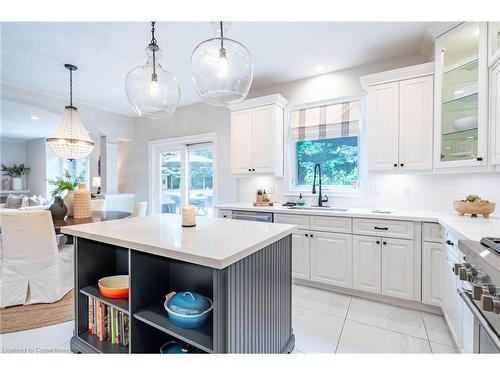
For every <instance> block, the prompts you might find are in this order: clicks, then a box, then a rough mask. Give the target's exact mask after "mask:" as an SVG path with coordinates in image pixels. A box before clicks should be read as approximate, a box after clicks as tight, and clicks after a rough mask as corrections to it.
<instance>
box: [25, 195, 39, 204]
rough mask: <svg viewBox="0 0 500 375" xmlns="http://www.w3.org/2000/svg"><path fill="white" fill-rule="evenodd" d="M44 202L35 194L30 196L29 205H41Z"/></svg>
mask: <svg viewBox="0 0 500 375" xmlns="http://www.w3.org/2000/svg"><path fill="white" fill-rule="evenodd" d="M41 205H42V204H41V203H40V200H39V199H38V197H37V196H36V195H33V196H32V197H29V200H28V206H41Z"/></svg>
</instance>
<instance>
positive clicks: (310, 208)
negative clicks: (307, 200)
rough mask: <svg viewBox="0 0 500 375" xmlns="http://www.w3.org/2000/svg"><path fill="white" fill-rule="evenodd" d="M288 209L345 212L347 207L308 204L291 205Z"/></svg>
mask: <svg viewBox="0 0 500 375" xmlns="http://www.w3.org/2000/svg"><path fill="white" fill-rule="evenodd" d="M288 208H289V209H290V210H315V211H318V210H320V211H333V212H346V211H349V209H348V208H341V207H319V206H316V207H315V206H308V207H300V206H292V207H288Z"/></svg>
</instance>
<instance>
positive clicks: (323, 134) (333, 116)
mask: <svg viewBox="0 0 500 375" xmlns="http://www.w3.org/2000/svg"><path fill="white" fill-rule="evenodd" d="M359 119H360V101H359V100H355V101H347V102H342V103H335V104H327V105H321V106H316V107H310V108H305V109H299V110H295V111H292V112H291V113H290V134H291V137H292V139H293V140H295V141H304V140H314V139H325V138H340V137H349V136H357V135H359Z"/></svg>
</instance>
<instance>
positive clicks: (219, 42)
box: [191, 22, 253, 106]
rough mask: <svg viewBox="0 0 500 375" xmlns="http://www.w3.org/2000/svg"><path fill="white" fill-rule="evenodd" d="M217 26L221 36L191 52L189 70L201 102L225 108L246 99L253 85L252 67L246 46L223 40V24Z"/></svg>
mask: <svg viewBox="0 0 500 375" xmlns="http://www.w3.org/2000/svg"><path fill="white" fill-rule="evenodd" d="M218 26H219V30H218V31H219V32H220V37H215V38H212V39H208V40H205V41H204V42H202V43H200V44H199V45H198V46H197V47H196V48H195V49H194V51H193V54H192V56H191V67H192V70H193V80H194V83H195V85H196V87H197V89H198V92H199V94H200V96H201V99H202V100H203V101H204V102H206V103H208V104H211V105H216V106H227V105H228V104H232V103H238V102H242V101H243V100H245V98H246V96H247V95H248V90H250V85H251V84H252V79H253V64H252V58H251V56H250V52H248V50H247V49H246V47H245V46H244V45H243V44H241V43H240V42H237V41H236V40H233V39H229V38H225V37H224V25H223V23H222V22H219V23H218Z"/></svg>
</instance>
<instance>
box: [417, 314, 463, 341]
mask: <svg viewBox="0 0 500 375" xmlns="http://www.w3.org/2000/svg"><path fill="white" fill-rule="evenodd" d="M422 317H423V319H424V323H425V329H426V330H427V336H428V337H429V341H433V342H436V343H439V344H444V345H448V346H454V345H455V344H454V342H453V339H452V337H451V333H450V331H449V329H448V326H447V325H446V322H445V320H444V318H443V317H442V316H440V315H435V314H430V313H426V312H422Z"/></svg>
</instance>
